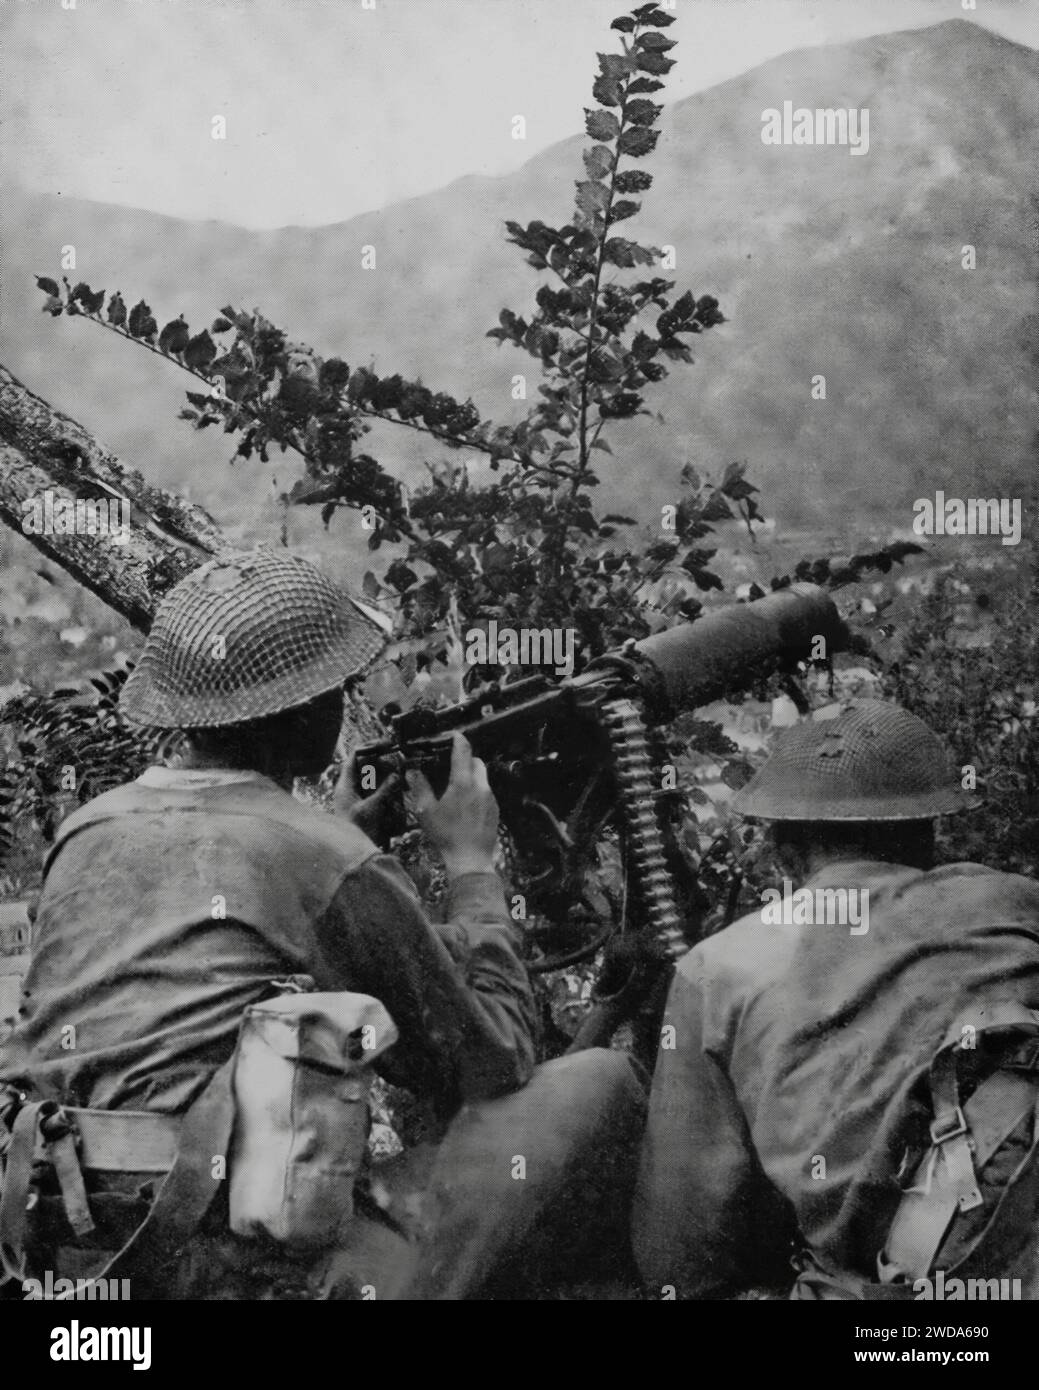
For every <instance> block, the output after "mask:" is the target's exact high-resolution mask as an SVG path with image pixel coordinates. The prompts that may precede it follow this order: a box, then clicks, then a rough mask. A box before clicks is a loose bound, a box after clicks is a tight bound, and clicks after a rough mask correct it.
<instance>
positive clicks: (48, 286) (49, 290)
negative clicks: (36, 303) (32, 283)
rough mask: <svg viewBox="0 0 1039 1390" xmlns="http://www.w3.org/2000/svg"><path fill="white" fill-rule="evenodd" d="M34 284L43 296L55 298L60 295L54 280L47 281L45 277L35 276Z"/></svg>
mask: <svg viewBox="0 0 1039 1390" xmlns="http://www.w3.org/2000/svg"><path fill="white" fill-rule="evenodd" d="M36 283H37V285H38V286H39V288H40V289H41V290H42V291H43V292H44V294H50V295H54V297H55V298H57V297H58V296H59V295H60V294H61V290H60V289H59V288H58V283H57V281H56V280H49V279H48V278H47V276H46V275H37V277H36Z"/></svg>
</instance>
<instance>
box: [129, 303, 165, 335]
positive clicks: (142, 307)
mask: <svg viewBox="0 0 1039 1390" xmlns="http://www.w3.org/2000/svg"><path fill="white" fill-rule="evenodd" d="M129 328H130V333H131V334H132V335H133V337H135V338H141V339H143V341H144V342H146V343H154V342H155V335H156V333H158V331H159V325H158V324H157V323H156V322H155V319H154V318H153V317H152V311H151V309H149V307H148V305H147V304H145V302H144V300H143V299H141V300H138V302H137V303H136V304H135V305H134V306H133V308H132V309H131V310H130V320H129Z"/></svg>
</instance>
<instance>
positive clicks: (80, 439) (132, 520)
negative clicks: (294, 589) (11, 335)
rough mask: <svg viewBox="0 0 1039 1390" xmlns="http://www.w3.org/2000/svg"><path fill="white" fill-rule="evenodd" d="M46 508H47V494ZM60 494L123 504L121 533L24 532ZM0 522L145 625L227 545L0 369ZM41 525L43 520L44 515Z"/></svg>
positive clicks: (203, 518)
mask: <svg viewBox="0 0 1039 1390" xmlns="http://www.w3.org/2000/svg"><path fill="white" fill-rule="evenodd" d="M48 492H49V493H50V494H51V506H50V508H49V509H45V506H46V504H45V499H46V494H47V493H48ZM59 499H65V500H68V501H71V502H75V500H76V499H80V500H82V501H86V500H88V499H101V500H103V501H105V502H107V501H108V500H109V499H112V500H118V501H120V502H126V503H129V512H128V513H127V509H126V508H125V507H120V509H119V511H118V512H117V513H116V515H118V516H120V517H122V518H126V517H127V515H128V516H129V526H128V528H127V539H126V540H125V542H124V543H117V542H116V541H115V540H114V539H113V537H112V536H111V535H108V534H95V535H83V534H78V535H77V534H69V535H62V534H55V533H54V532H53V531H48V530H40V529H37V530H36V531H33V530H31V529H30V530H27V529H26V527H32V526H33V525H37V524H38V522H39V520H40V517H41V516H43V517H44V518H53V517H55V516H56V515H60V514H61V512H62V510H63V508H62V507H61V506H59V507H58V508H57V511H56V512H55V509H54V506H53V504H54V503H56V502H58V501H59ZM0 521H3V522H5V523H6V524H7V525H8V526H10V527H12V529H14V530H15V531H18V532H19V533H21V534H22V535H25V536H26V538H27V540H28V541H29V542H30V543H31V544H32V545H33V546H35V547H36V549H37V550H40V551H42V552H43V554H44V555H46V556H47V557H48V558H49V559H51V560H53V561H54V562H55V563H56V564H58V565H60V566H61V568H62V569H64V570H67V571H68V573H69V574H71V575H72V577H73V578H74V579H77V580H78V581H79V582H80V583H81V584H84V585H85V586H86V587H87V588H88V589H90V590H91V592H92V593H95V594H96V595H97V596H98V598H100V599H102V600H103V601H104V602H105V603H107V604H108V606H109V607H110V608H114V609H115V610H116V612H118V613H121V614H122V615H123V617H125V618H126V619H128V621H129V622H130V623H131V624H132V625H133V626H134V627H136V628H139V629H141V630H142V631H145V632H146V631H147V630H148V627H149V626H150V624H151V618H152V614H153V612H154V610H155V606H156V604H157V603H158V601H159V599H160V598H161V597H162V595H163V594H164V593H165V592H166V590H167V589H169V588H171V587H172V586H173V585H174V584H176V583H177V581H178V580H179V579H182V578H183V577H184V575H186V574H187V573H189V571H191V570H193V569H195V568H196V566H198V565H200V564H201V563H202V562H203V561H204V560H206V559H208V557H209V556H210V555H212V554H214V553H215V552H217V551H219V550H223V549H227V548H228V542H227V540H226V538H225V537H224V535H223V533H222V532H221V530H220V528H219V526H218V525H217V524H216V522H215V521H214V520H213V518H212V517H211V516H209V515H208V513H207V512H205V511H203V509H202V508H201V507H196V506H193V505H192V504H190V503H188V502H185V501H184V500H183V499H182V498H179V497H175V496H174V495H173V494H172V493H168V492H164V491H163V490H162V489H161V488H156V487H152V486H151V485H150V484H148V483H146V482H145V480H144V479H143V478H142V477H141V475H140V473H137V472H135V471H133V470H131V469H128V468H127V467H126V466H125V465H124V464H122V463H120V462H119V460H118V459H117V458H115V456H114V455H113V454H110V453H109V452H108V451H107V450H106V449H104V448H103V447H102V446H101V445H100V444H99V443H98V442H97V440H96V439H95V438H94V437H93V435H91V434H90V433H89V431H88V430H86V429H84V428H83V426H82V425H80V424H78V423H77V422H76V421H75V420H73V419H71V418H70V417H69V416H67V415H64V414H62V412H61V411H58V410H55V409H54V408H53V407H52V406H50V405H48V404H47V402H46V401H44V400H41V399H40V397H39V396H37V395H35V394H34V393H33V392H32V391H30V390H29V389H28V388H27V387H25V386H23V385H22V384H21V382H20V381H18V380H17V379H16V378H15V377H14V376H12V374H11V373H10V372H9V371H8V370H7V369H6V367H3V366H0ZM44 524H45V525H46V520H45V521H44Z"/></svg>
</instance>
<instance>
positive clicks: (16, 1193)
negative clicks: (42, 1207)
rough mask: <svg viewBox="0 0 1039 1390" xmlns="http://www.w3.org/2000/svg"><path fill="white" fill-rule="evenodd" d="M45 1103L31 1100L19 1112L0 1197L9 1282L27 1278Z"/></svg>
mask: <svg viewBox="0 0 1039 1390" xmlns="http://www.w3.org/2000/svg"><path fill="white" fill-rule="evenodd" d="M45 1104H46V1102H45V1101H32V1102H30V1103H29V1104H28V1105H23V1106H22V1108H21V1109H20V1110H19V1112H18V1118H17V1119H16V1120H15V1122H14V1128H13V1129H12V1131H11V1141H10V1143H9V1144H8V1146H7V1155H6V1161H5V1164H4V1184H3V1188H4V1190H3V1193H2V1194H0V1263H2V1264H3V1268H4V1273H5V1274H6V1275H7V1277H8V1278H9V1279H19V1280H21V1279H24V1278H25V1227H26V1223H27V1221H28V1218H29V1213H28V1207H29V1188H30V1184H31V1180H32V1160H33V1153H34V1151H35V1149H36V1127H37V1125H38V1124H39V1121H40V1110H41V1108H42V1107H43V1106H44V1105H45Z"/></svg>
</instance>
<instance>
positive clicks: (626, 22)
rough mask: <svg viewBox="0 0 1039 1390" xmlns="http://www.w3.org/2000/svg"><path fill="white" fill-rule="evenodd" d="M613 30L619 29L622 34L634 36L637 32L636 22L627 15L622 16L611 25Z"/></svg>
mask: <svg viewBox="0 0 1039 1390" xmlns="http://www.w3.org/2000/svg"><path fill="white" fill-rule="evenodd" d="M610 28H611V29H619V30H620V31H621V33H622V34H633V33H634V32H635V21H634V20H633V19H630V18H629V17H628V16H627V15H626V14H622V15H621V16H620V17H619V18H618V19H615V20H614V21H613V23H612V24H611V25H610Z"/></svg>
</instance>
